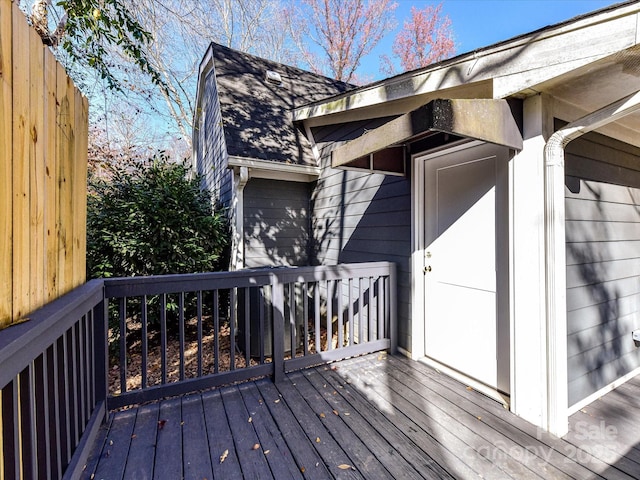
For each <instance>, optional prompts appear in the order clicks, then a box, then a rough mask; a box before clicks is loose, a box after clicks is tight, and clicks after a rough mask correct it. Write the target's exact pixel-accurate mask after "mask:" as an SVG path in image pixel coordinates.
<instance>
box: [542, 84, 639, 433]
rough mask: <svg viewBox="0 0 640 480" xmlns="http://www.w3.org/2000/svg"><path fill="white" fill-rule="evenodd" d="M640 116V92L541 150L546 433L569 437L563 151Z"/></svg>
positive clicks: (574, 125)
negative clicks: (614, 124)
mask: <svg viewBox="0 0 640 480" xmlns="http://www.w3.org/2000/svg"><path fill="white" fill-rule="evenodd" d="M638 110H640V91H638V92H636V93H634V94H631V95H629V96H627V97H625V98H623V99H621V100H618V101H617V102H614V103H612V104H610V105H608V106H606V107H604V108H601V109H600V110H596V111H595V112H593V113H590V114H588V115H586V116H584V117H582V118H580V119H578V120H576V121H574V122H571V123H570V124H568V125H567V126H565V127H564V128H562V129H560V130H558V131H557V132H555V133H554V134H553V135H551V137H550V138H549V140H548V141H547V143H546V145H545V146H544V167H545V179H544V180H545V188H544V190H545V191H544V199H545V217H544V222H545V226H544V230H545V254H546V258H545V260H546V261H545V277H546V286H545V290H546V329H547V332H546V333H547V335H546V339H547V344H546V348H547V351H546V358H547V369H546V370H547V421H546V423H547V429H548V430H549V432H551V433H553V434H554V435H557V436H558V437H562V436H563V435H565V434H566V433H567V432H568V408H569V405H568V403H569V399H568V395H569V393H568V375H567V299H566V294H567V292H566V289H567V282H566V268H567V267H566V264H567V262H566V250H565V249H566V244H565V210H564V208H565V206H564V149H565V147H566V146H567V144H568V143H569V142H571V141H572V140H575V139H576V138H578V137H580V136H582V135H584V134H585V133H588V132H590V131H592V130H596V129H598V128H600V127H602V126H604V125H606V124H608V123H611V122H615V121H616V120H619V119H620V118H622V117H625V116H626V115H629V114H631V113H633V112H635V111H638Z"/></svg>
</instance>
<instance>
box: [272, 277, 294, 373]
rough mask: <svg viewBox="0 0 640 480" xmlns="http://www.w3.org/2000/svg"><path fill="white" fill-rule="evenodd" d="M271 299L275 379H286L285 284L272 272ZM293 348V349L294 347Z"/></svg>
mask: <svg viewBox="0 0 640 480" xmlns="http://www.w3.org/2000/svg"><path fill="white" fill-rule="evenodd" d="M271 289H272V292H271V301H272V302H273V318H272V321H273V328H272V330H271V331H272V332H273V338H272V341H273V346H272V350H271V351H272V352H273V359H272V362H273V381H274V383H279V382H281V381H282V380H284V284H283V283H282V282H281V281H280V278H278V276H277V275H275V274H271ZM292 350H293V349H292Z"/></svg>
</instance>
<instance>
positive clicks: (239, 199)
mask: <svg viewBox="0 0 640 480" xmlns="http://www.w3.org/2000/svg"><path fill="white" fill-rule="evenodd" d="M233 181H234V184H235V188H234V198H233V214H234V222H233V224H232V226H231V228H232V236H231V240H232V242H231V270H240V269H242V268H244V187H245V185H246V184H247V182H248V181H249V170H248V169H247V167H240V168H239V172H237V173H234V179H233Z"/></svg>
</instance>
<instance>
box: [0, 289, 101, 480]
mask: <svg viewBox="0 0 640 480" xmlns="http://www.w3.org/2000/svg"><path fill="white" fill-rule="evenodd" d="M103 299H104V297H103V284H102V281H100V280H93V281H91V282H89V283H86V284H85V285H83V286H81V287H78V288H76V289H75V290H73V291H72V292H71V293H68V294H67V295H65V296H64V297H62V298H60V299H58V300H55V301H54V302H51V303H49V304H48V305H46V306H44V307H43V308H41V309H40V310H38V311H37V312H35V313H34V314H33V315H32V316H31V318H30V319H29V321H28V322H25V323H22V324H19V325H15V326H12V327H10V328H7V329H6V330H3V331H1V332H0V389H1V390H0V412H1V417H0V418H1V419H2V421H1V423H0V430H1V434H0V478H7V479H9V478H27V479H29V478H33V479H36V478H61V477H62V476H63V474H64V472H69V473H67V475H66V476H68V477H69V478H72V477H73V474H72V472H76V471H78V468H81V467H82V465H84V461H85V460H86V452H87V449H86V448H85V447H86V446H88V445H91V442H92V440H93V438H94V437H95V435H96V433H97V431H98V427H99V426H100V424H101V423H102V422H103V421H104V419H105V415H106V408H107V406H106V399H107V383H106V350H105V348H106V329H105V322H104V308H103V305H104V301H103Z"/></svg>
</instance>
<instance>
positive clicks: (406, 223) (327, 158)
mask: <svg viewBox="0 0 640 480" xmlns="http://www.w3.org/2000/svg"><path fill="white" fill-rule="evenodd" d="M359 128H364V126H360V127H359ZM371 128H375V127H374V126H372V127H371ZM317 133H318V135H317V136H316V140H317V141H319V147H320V148H321V174H320V177H319V178H318V180H317V182H316V185H315V188H314V189H313V192H312V194H311V204H312V218H311V229H312V230H311V231H312V232H313V238H312V259H311V260H312V263H316V264H321V265H334V264H337V263H348V262H375V261H391V262H395V263H396V264H397V266H398V344H399V346H400V347H401V348H403V349H405V350H408V351H410V349H411V347H410V345H411V317H410V313H409V312H410V300H411V267H410V258H411V184H410V181H409V179H407V178H405V177H397V176H387V175H382V174H368V173H359V172H355V171H347V170H338V169H332V168H330V162H331V155H330V151H331V149H332V148H333V146H334V145H336V144H335V143H333V142H332V141H327V138H329V137H328V136H325V135H323V132H317ZM332 140H340V139H339V138H332ZM323 141H324V142H323Z"/></svg>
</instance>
